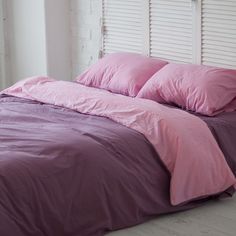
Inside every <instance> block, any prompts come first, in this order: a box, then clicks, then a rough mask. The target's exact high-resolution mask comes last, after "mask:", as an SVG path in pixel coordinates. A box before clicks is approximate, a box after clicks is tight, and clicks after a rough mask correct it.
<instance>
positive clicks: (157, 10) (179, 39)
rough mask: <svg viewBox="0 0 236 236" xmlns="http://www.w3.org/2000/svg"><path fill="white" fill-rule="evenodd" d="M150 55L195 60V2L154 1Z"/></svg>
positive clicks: (151, 8) (188, 0)
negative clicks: (193, 3)
mask: <svg viewBox="0 0 236 236" xmlns="http://www.w3.org/2000/svg"><path fill="white" fill-rule="evenodd" d="M150 55H151V56H152V57H158V58H163V59H166V60H169V61H177V62H184V63H188V62H192V61H193V15H192V1H190V0H168V1H166V0H150Z"/></svg>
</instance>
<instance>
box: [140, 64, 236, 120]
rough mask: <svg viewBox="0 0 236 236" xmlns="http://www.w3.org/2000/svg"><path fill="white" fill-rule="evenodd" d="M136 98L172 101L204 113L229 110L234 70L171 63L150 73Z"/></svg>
mask: <svg viewBox="0 0 236 236" xmlns="http://www.w3.org/2000/svg"><path fill="white" fill-rule="evenodd" d="M137 97H141V98H147V99H151V100H154V101H157V102H160V103H174V104H177V105H178V106H180V107H182V108H185V109H187V110H191V111H195V112H198V113H201V114H204V115H208V116H212V115H215V114H217V113H220V112H223V111H233V110H236V70H230V69H222V68H216V67H210V66H203V65H189V64H187V65H182V64H174V63H171V64H168V65H167V66H165V67H164V68H163V69H161V70H160V71H159V72H157V73H156V74H154V75H153V77H152V78H151V79H150V80H149V81H148V82H147V83H146V84H145V86H144V87H143V88H142V89H141V90H140V92H139V93H138V96H137Z"/></svg>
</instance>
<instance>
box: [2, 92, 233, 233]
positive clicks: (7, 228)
mask: <svg viewBox="0 0 236 236" xmlns="http://www.w3.org/2000/svg"><path fill="white" fill-rule="evenodd" d="M201 118H202V119H203V120H205V121H206V122H207V124H208V125H209V127H210V128H211V130H212V132H213V134H214V135H215V137H216V139H217V141H218V142H219V144H220V146H221V148H222V150H223V152H224V154H225V156H226V159H227V161H228V163H229V165H230V167H231V169H232V170H233V171H234V173H235V175H236V149H235V146H234V145H233V140H235V139H236V112H234V113H231V114H227V115H222V116H219V117H216V118H207V117H201ZM228 121H230V122H228ZM169 181H170V176H169V174H168V172H167V171H166V169H165V167H164V166H163V165H162V163H161V162H160V160H159V157H158V155H157V154H156V152H155V150H154V148H153V147H152V145H151V144H150V143H149V142H148V141H147V140H146V139H145V137H144V136H143V135H142V134H140V133H138V132H136V131H134V130H131V129H129V128H127V127H124V126H122V125H119V124H117V123H115V122H113V121H111V120H109V119H107V118H103V117H97V116H90V115H84V114H80V113H78V112H74V111H72V110H69V109H65V108H60V107H56V106H53V105H47V104H42V103H39V102H33V101H30V100H26V99H20V98H15V97H8V96H0V235H1V236H2V235H3V236H72V235H73V236H100V235H104V233H105V232H107V231H110V230H116V229H119V228H124V227H128V226H132V225H135V224H138V223H141V222H144V221H145V220H147V219H149V218H151V217H153V216H155V215H158V214H163V213H168V212H175V211H179V210H185V209H189V208H191V207H194V206H197V205H198V204H201V201H197V202H193V203H188V204H187V205H184V206H175V207H174V206H171V205H170V202H169Z"/></svg>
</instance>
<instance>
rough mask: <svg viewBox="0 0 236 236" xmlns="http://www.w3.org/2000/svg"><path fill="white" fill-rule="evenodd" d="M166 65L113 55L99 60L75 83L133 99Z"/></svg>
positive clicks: (123, 54) (118, 54)
mask: <svg viewBox="0 0 236 236" xmlns="http://www.w3.org/2000/svg"><path fill="white" fill-rule="evenodd" d="M167 63H168V62H166V61H161V60H158V59H153V58H148V57H145V56H141V55H139V54H135V53H114V54H110V55H107V56H105V57H104V58H102V59H100V60H99V61H98V62H97V63H96V64H95V65H93V66H91V67H90V68H89V69H88V70H87V71H85V72H84V73H83V74H81V75H80V76H78V77H77V78H76V82H78V83H80V84H83V85H87V86H91V87H96V88H103V89H106V90H109V91H111V92H114V93H120V94H124V95H128V96H132V97H135V96H136V95H137V94H138V92H139V90H140V89H141V88H142V86H143V85H144V84H145V82H146V81H147V80H148V79H149V78H151V76H152V75H153V74H154V73H156V72H157V71H158V70H160V69H161V68H162V67H163V66H165V65H166V64H167Z"/></svg>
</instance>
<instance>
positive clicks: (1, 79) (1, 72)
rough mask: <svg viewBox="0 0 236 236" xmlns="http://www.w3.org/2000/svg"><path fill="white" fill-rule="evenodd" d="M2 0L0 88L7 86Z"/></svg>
mask: <svg viewBox="0 0 236 236" xmlns="http://www.w3.org/2000/svg"><path fill="white" fill-rule="evenodd" d="M3 9H4V2H3V0H0V90H1V89H4V88H6V87H7V82H6V70H5V57H6V49H5V40H4V38H5V35H4V28H5V27H4V26H5V16H4V12H3Z"/></svg>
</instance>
